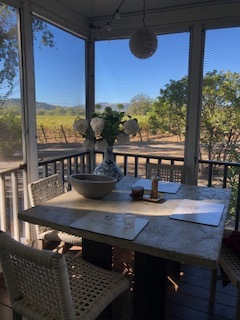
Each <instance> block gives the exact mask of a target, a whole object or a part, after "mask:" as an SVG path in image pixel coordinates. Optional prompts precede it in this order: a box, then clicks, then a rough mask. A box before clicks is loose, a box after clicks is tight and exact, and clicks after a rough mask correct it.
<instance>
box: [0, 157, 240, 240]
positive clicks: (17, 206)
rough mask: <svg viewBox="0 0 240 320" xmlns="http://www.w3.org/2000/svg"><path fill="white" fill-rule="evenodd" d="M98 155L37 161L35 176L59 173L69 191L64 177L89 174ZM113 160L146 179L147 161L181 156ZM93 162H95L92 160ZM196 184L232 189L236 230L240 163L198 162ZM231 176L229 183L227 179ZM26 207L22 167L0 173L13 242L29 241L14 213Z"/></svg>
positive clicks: (2, 208)
mask: <svg viewBox="0 0 240 320" xmlns="http://www.w3.org/2000/svg"><path fill="white" fill-rule="evenodd" d="M102 157H103V153H101V152H95V153H93V152H87V151H86V152H81V153H75V154H70V155H67V156H62V157H55V158H51V159H48V160H44V161H40V162H39V164H38V167H39V176H40V178H41V177H46V176H49V175H51V174H53V173H56V172H59V173H61V175H62V177H63V181H64V182H65V185H66V190H68V189H69V184H68V181H67V177H68V175H70V174H72V173H78V172H91V171H92V168H94V166H95V165H96V162H99V161H101V159H102ZM114 157H115V160H116V163H117V164H118V165H119V167H120V168H121V170H122V171H123V173H124V175H128V176H134V177H145V176H146V165H147V163H149V162H156V163H161V162H163V163H169V164H180V165H181V164H183V163H184V159H183V158H181V157H178V158H177V157H161V156H151V155H138V154H134V153H125V152H124V153H123V152H115V153H114ZM96 159H97V161H96ZM199 163H200V166H199V168H200V170H199V177H198V182H199V183H198V184H199V185H205V186H209V187H210V186H215V187H219V188H230V187H231V188H232V187H233V188H234V191H233V196H232V203H231V214H232V215H234V218H235V226H234V228H235V229H238V224H239V211H240V174H239V170H240V163H231V162H217V161H207V160H200V161H199ZM230 177H232V180H231V179H230ZM28 207H29V201H28V194H27V174H26V166H20V167H15V168H11V169H9V170H4V171H1V172H0V229H2V230H3V231H8V232H9V233H11V234H12V235H13V236H14V238H15V239H17V240H20V239H21V240H23V241H24V239H29V238H30V226H29V224H27V223H24V222H20V221H19V220H18V212H19V211H22V210H25V209H27V208H28Z"/></svg>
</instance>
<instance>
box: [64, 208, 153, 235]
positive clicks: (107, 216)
mask: <svg viewBox="0 0 240 320" xmlns="http://www.w3.org/2000/svg"><path fill="white" fill-rule="evenodd" d="M148 222H149V220H147V219H144V218H138V217H137V218H136V220H135V224H134V227H133V228H125V227H124V222H123V215H120V214H111V213H102V212H94V211H93V212H89V213H87V214H86V215H85V216H83V217H81V218H79V219H77V220H76V221H74V222H73V223H71V224H70V227H73V228H76V229H81V230H86V231H91V232H96V233H100V234H105V235H108V236H112V237H117V238H122V239H127V240H133V239H134V238H135V237H136V236H137V235H138V234H139V233H140V232H141V231H142V229H143V228H144V227H145V226H146V224H147V223H148Z"/></svg>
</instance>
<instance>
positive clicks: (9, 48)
mask: <svg viewBox="0 0 240 320" xmlns="http://www.w3.org/2000/svg"><path fill="white" fill-rule="evenodd" d="M16 16H17V15H16V9H15V8H13V7H10V6H8V5H6V4H4V3H0V35H1V37H0V105H3V104H4V103H5V101H6V99H7V98H8V97H9V96H10V95H11V94H12V92H13V89H14V88H15V86H16V85H17V84H18V83H19V79H18V68H19V61H18V39H17V34H18V32H17V21H16ZM33 32H34V37H36V34H38V35H40V46H50V47H53V46H54V45H55V44H54V41H53V34H52V33H51V32H50V31H49V30H48V28H47V24H46V23H45V22H43V21H42V20H39V19H37V18H34V19H33Z"/></svg>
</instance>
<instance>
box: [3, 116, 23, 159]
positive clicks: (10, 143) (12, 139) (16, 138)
mask: <svg viewBox="0 0 240 320" xmlns="http://www.w3.org/2000/svg"><path fill="white" fill-rule="evenodd" d="M21 133H22V129H21V120H20V117H19V116H17V115H16V114H15V113H14V112H8V113H6V114H5V115H3V116H2V117H1V118H0V157H1V160H5V159H7V158H9V157H10V156H12V155H13V154H14V153H15V152H16V151H19V150H21Z"/></svg>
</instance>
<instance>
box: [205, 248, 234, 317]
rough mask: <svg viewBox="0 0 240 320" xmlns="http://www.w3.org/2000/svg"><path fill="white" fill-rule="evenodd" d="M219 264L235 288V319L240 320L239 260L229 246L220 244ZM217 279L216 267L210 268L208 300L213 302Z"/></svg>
mask: <svg viewBox="0 0 240 320" xmlns="http://www.w3.org/2000/svg"><path fill="white" fill-rule="evenodd" d="M219 265H220V266H221V267H222V269H223V271H224V272H225V274H226V275H227V277H228V279H229V280H230V281H231V283H232V284H233V285H234V286H235V287H236V289H237V299H236V311H235V320H240V261H239V256H237V255H236V254H235V253H234V252H233V251H232V250H231V249H230V248H229V247H227V246H226V245H224V244H223V245H222V248H221V253H220V257H219ZM216 281H217V269H213V270H212V282H211V291H210V301H211V303H214V302H215V293H216Z"/></svg>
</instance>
